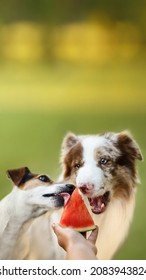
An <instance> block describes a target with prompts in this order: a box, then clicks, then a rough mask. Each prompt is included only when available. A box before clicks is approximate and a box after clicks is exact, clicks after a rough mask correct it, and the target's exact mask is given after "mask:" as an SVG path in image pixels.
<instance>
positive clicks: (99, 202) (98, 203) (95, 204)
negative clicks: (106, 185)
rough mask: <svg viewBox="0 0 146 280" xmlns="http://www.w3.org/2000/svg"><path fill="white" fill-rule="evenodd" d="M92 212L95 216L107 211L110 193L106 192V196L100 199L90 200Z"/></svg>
mask: <svg viewBox="0 0 146 280" xmlns="http://www.w3.org/2000/svg"><path fill="white" fill-rule="evenodd" d="M88 200H89V203H90V206H91V210H92V212H93V213H94V214H101V213H103V212H104V211H105V210H106V207H107V205H108V203H109V201H110V192H109V191H107V192H105V194H104V195H100V196H98V197H93V198H88Z"/></svg>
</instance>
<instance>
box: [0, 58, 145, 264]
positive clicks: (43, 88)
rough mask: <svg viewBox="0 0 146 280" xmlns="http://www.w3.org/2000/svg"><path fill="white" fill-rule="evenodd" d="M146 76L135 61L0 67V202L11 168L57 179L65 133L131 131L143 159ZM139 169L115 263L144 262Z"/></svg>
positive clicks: (142, 174) (7, 188)
mask: <svg viewBox="0 0 146 280" xmlns="http://www.w3.org/2000/svg"><path fill="white" fill-rule="evenodd" d="M145 72H146V68H145V66H144V65H143V64H142V63H138V62H137V63H134V64H133V65H132V64H130V65H128V64H127V65H122V64H121V65H120V66H119V65H117V66H116V65H114V64H113V65H112V66H107V67H105V66H102V67H100V68H98V69H95V68H94V67H93V68H90V69H87V68H84V67H76V66H72V67H70V66H69V67H68V66H67V65H65V66H64V65H62V66H56V67H55V66H49V67H47V66H46V65H40V67H39V66H36V67H34V66H31V67H28V66H25V67H20V66H19V67H18V66H17V65H9V66H6V65H3V67H2V66H1V68H0V104H1V107H0V129H1V134H0V135H1V138H0V144H1V145H0V157H1V161H0V186H1V192H0V197H1V198H2V197H3V196H4V195H6V194H7V193H8V192H9V191H10V189H11V183H10V182H9V181H8V179H7V177H6V174H5V172H6V170H7V169H9V168H16V167H21V166H28V167H29V168H30V169H31V170H32V171H34V172H43V173H47V174H49V175H50V176H51V177H53V178H56V177H57V176H58V175H59V173H60V165H59V157H60V147H61V143H62V139H63V137H64V135H65V134H66V133H67V132H68V131H73V132H75V133H77V134H83V133H87V134H89V133H98V132H102V131H121V130H124V129H129V130H130V131H131V132H132V134H133V135H134V137H135V139H136V140H137V142H138V143H139V145H140V147H141V150H142V153H143V156H144V158H145V156H146V145H145V143H146V126H145V124H146V110H145V105H146V97H145V90H146V85H145ZM128 92H129V95H128ZM138 168H139V173H140V177H141V182H142V183H141V185H140V186H139V187H138V194H137V203H136V209H135V215H134V220H133V223H132V227H131V230H130V233H129V236H128V238H127V240H126V242H125V243H124V245H123V246H122V248H121V249H120V250H119V252H118V254H117V255H116V258H117V259H146V243H145V236H146V220H145V212H146V203H145V197H146V188H145V181H146V172H145V170H146V164H145V161H144V162H140V163H138ZM119 230H122V228H121V229H119Z"/></svg>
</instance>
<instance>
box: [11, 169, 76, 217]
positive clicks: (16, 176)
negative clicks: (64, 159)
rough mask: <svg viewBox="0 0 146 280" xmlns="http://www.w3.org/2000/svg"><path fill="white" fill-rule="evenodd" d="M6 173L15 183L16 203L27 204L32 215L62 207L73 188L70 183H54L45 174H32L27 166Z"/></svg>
mask: <svg viewBox="0 0 146 280" xmlns="http://www.w3.org/2000/svg"><path fill="white" fill-rule="evenodd" d="M7 174H8V177H9V178H10V179H11V180H12V182H13V184H14V185H15V188H14V191H15V193H17V196H18V200H17V201H16V204H18V205H20V203H22V207H23V206H24V204H25V207H24V208H25V209H26V208H27V206H28V205H29V208H30V211H32V212H33V216H38V215H40V214H42V213H44V212H46V211H49V210H53V209H56V208H60V207H63V206H64V204H65V203H66V201H67V200H68V199H69V197H70V195H71V194H72V192H73V190H74V189H75V187H74V186H73V185H71V184H61V183H60V184H55V183H54V182H53V181H52V179H50V177H48V176H47V175H43V174H40V175H39V174H33V173H31V171H30V170H29V169H28V167H22V168H18V169H11V170H8V171H7ZM22 207H21V205H20V208H21V210H22ZM25 209H24V211H25Z"/></svg>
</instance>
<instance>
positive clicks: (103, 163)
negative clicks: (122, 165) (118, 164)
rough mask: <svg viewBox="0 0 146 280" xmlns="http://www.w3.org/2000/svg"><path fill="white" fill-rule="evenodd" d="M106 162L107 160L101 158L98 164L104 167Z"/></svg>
mask: <svg viewBox="0 0 146 280" xmlns="http://www.w3.org/2000/svg"><path fill="white" fill-rule="evenodd" d="M107 162H108V160H107V159H106V158H101V160H100V164H102V165H106V164H107Z"/></svg>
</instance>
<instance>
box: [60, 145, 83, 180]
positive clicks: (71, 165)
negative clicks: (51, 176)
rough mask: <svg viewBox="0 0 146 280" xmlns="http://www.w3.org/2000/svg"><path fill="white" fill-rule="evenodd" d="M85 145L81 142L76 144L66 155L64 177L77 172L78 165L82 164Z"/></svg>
mask: <svg viewBox="0 0 146 280" xmlns="http://www.w3.org/2000/svg"><path fill="white" fill-rule="evenodd" d="M82 156H83V147H82V145H81V143H80V142H79V143H77V144H76V145H74V146H73V147H72V148H71V149H70V150H69V152H68V153H67V154H66V155H65V157H64V161H63V164H64V179H65V178H68V177H70V176H71V174H72V173H73V172H76V165H77V164H79V165H82V164H83V162H82Z"/></svg>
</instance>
